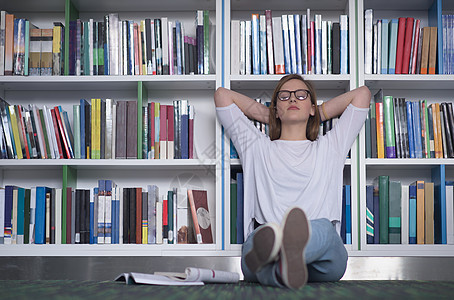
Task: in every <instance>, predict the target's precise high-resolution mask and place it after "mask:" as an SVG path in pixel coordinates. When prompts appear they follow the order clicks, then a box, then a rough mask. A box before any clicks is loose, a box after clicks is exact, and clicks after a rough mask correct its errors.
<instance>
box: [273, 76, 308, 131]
mask: <svg viewBox="0 0 454 300" xmlns="http://www.w3.org/2000/svg"><path fill="white" fill-rule="evenodd" d="M296 90H309V89H308V88H307V86H306V84H305V83H304V82H302V81H301V80H298V79H292V80H289V81H287V82H286V83H284V84H283V85H282V87H281V89H280V91H290V92H291V93H290V98H289V99H288V100H286V101H282V100H280V99H279V94H278V99H277V100H276V109H277V112H276V117H277V118H279V119H280V120H281V124H282V125H286V124H288V125H291V124H298V123H302V124H306V123H307V121H308V119H309V116H313V115H314V114H315V105H313V104H312V102H311V95H310V94H308V95H307V98H306V99H304V100H299V99H297V95H296V93H295V92H293V91H296ZM300 93H301V92H299V93H298V94H300ZM302 94H304V92H303V93H302Z"/></svg>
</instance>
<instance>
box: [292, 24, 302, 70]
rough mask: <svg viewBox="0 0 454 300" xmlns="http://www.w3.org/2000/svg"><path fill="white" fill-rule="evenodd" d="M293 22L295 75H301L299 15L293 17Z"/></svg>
mask: <svg viewBox="0 0 454 300" xmlns="http://www.w3.org/2000/svg"><path fill="white" fill-rule="evenodd" d="M293 18H294V22H295V41H296V73H298V74H303V63H302V59H301V57H302V54H301V53H302V52H301V51H302V50H301V27H300V24H301V18H300V15H294V16H293Z"/></svg>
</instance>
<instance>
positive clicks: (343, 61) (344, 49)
mask: <svg viewBox="0 0 454 300" xmlns="http://www.w3.org/2000/svg"><path fill="white" fill-rule="evenodd" d="M348 50H349V47H348V16H347V15H341V16H340V72H341V74H348V56H349V55H348Z"/></svg>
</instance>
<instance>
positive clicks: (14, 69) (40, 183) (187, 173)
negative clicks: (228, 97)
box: [0, 0, 223, 256]
mask: <svg viewBox="0 0 454 300" xmlns="http://www.w3.org/2000/svg"><path fill="white" fill-rule="evenodd" d="M220 4H221V2H220V1H207V2H203V3H201V2H199V1H172V2H166V3H155V2H149V1H141V0H133V1H129V2H128V3H127V4H126V2H124V1H108V2H106V1H86V0H77V1H69V0H66V1H54V0H48V1H42V3H41V5H39V8H38V7H37V5H36V4H35V3H34V2H33V1H22V2H21V3H16V2H14V3H13V2H10V3H8V4H5V6H4V7H2V11H1V15H0V20H1V23H0V27H1V28H0V29H2V30H5V32H6V35H5V39H4V40H2V41H0V57H2V59H1V60H0V97H1V98H2V99H1V100H0V111H1V132H2V134H1V140H0V143H1V147H0V148H1V156H2V163H1V164H0V186H1V187H2V188H1V189H0V202H1V205H0V216H1V218H0V227H1V228H0V232H1V233H0V243H1V244H3V245H1V246H0V255H2V256H10V255H20V256H48V255H51V256H60V255H65V256H66V255H68V256H91V255H93V256H99V255H103V256H105V255H114V256H122V255H139V256H140V255H144V256H145V255H147V256H149V255H151V256H155V255H156V256H169V255H170V256H171V255H195V256H197V255H215V254H216V253H217V252H218V250H220V249H221V248H222V243H221V237H222V230H223V226H222V209H221V208H222V206H221V205H220V203H221V200H220V199H221V188H220V182H219V181H217V180H216V178H217V177H218V173H219V172H220V171H219V164H220V163H219V161H220V160H219V158H218V157H219V156H220V154H219V151H218V146H217V145H218V144H219V142H218V141H217V140H218V137H219V135H220V127H219V125H218V124H217V121H216V116H215V114H214V103H213V94H214V91H215V89H216V87H217V86H219V85H220V83H219V79H218V77H217V75H216V74H217V73H218V74H219V72H218V71H217V68H219V67H220V65H221V64H220V56H219V55H218V53H217V50H216V49H217V47H218V48H219V45H218V44H217V43H218V42H219V40H217V38H216V37H219V36H221V34H220V33H221V27H216V19H217V18H218V15H220V11H221V10H220ZM216 33H217V34H216ZM1 208H3V209H1ZM27 244H28V245H27ZM138 244H140V245H138Z"/></svg>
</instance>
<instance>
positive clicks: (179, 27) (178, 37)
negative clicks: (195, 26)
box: [175, 20, 183, 75]
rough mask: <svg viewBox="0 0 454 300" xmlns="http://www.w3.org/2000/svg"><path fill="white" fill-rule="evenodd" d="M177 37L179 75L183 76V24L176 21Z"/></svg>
mask: <svg viewBox="0 0 454 300" xmlns="http://www.w3.org/2000/svg"><path fill="white" fill-rule="evenodd" d="M175 30H176V31H175V32H176V33H175V37H176V48H177V74H178V75H181V74H183V69H182V61H181V23H180V21H178V20H177V21H175Z"/></svg>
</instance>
